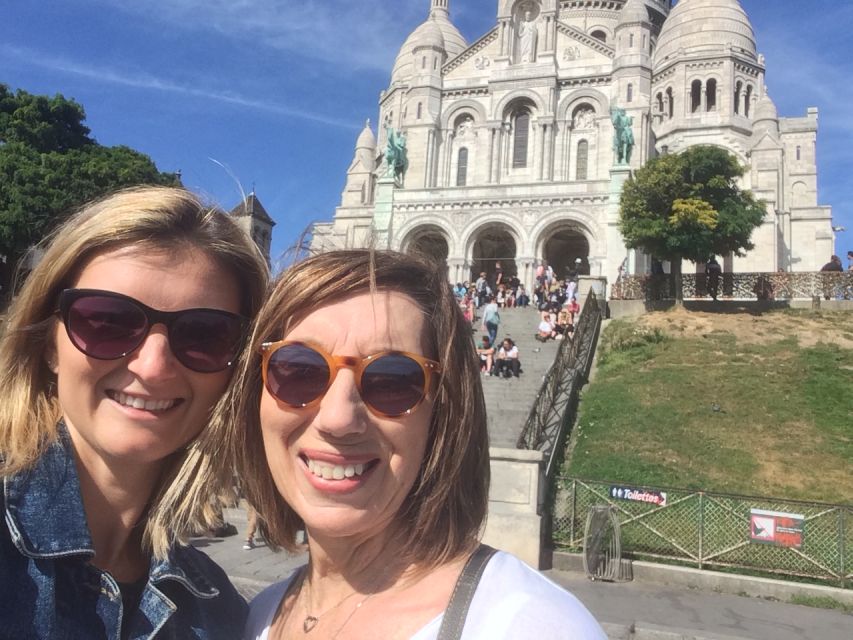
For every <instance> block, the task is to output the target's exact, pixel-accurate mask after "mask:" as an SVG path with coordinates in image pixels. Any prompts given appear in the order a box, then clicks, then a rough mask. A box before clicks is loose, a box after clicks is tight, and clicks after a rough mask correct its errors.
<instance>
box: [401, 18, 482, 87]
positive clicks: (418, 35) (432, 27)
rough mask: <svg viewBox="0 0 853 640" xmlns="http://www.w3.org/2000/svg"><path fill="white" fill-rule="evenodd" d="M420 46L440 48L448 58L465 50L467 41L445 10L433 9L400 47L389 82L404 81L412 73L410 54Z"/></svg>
mask: <svg viewBox="0 0 853 640" xmlns="http://www.w3.org/2000/svg"><path fill="white" fill-rule="evenodd" d="M420 47H433V48H436V49H442V50H444V51H445V52H446V53H447V60H450V59H452V58H455V57H456V56H458V55H459V54H460V53H462V52H463V51H465V49H467V48H468V43H467V42H465V38H463V37H462V34H461V33H459V29H457V28H456V26H455V25H454V24H453V23H452V22H451V21H450V18H449V17H448V15H447V12H446V11H441V10H439V11H436V10H433V11H432V13H431V14H430V17H429V18H427V20H426V22H424V23H423V24H421V25H420V26H419V27H418V28H417V29H415V30H414V31H413V32H412V34H411V35H410V36H409V37H408V38H406V42H405V43H404V44H403V46H402V47H400V53H399V54H398V55H397V61H396V62H395V63H394V70H393V71H392V72H391V82H396V81H398V80H400V81H405V80H407V79H408V78H410V77H411V76H412V75H414V71H415V67H414V60H413V58H412V55H411V54H412V53H414V51H415V49H417V48H420Z"/></svg>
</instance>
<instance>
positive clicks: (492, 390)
mask: <svg viewBox="0 0 853 640" xmlns="http://www.w3.org/2000/svg"><path fill="white" fill-rule="evenodd" d="M500 314H501V324H500V327H499V329H498V343H499V342H500V341H502V340H503V339H504V338H506V337H509V338H512V339H513V341H514V342H515V343H516V345H517V346H518V357H519V359H520V360H521V371H522V373H521V375H520V376H519V377H518V378H510V379H508V380H507V379H504V378H497V377H493V376H486V375H485V374H484V375H483V394H484V395H485V398H486V410H487V415H488V424H489V444H490V446H492V447H501V448H508V449H515V448H516V443H517V441H518V436H519V435H520V434H521V430H522V428H523V427H524V424H525V422H527V416H528V415H529V413H530V407H531V406H532V405H533V401H534V400H535V399H536V394H537V392H538V391H539V388H540V387H541V386H542V379H543V377H544V376H545V373H546V372H547V371H548V368H549V367H550V366H551V363H552V362H554V358H555V356H556V355H557V348H558V347H559V346H560V343H559V342H557V341H554V340H549V341H548V342H545V343H542V342H539V341H538V340H536V339H535V338H534V336H535V335H536V327H537V326H538V325H539V312H538V311H536V310H534V309H533V308H532V307H528V308H527V309H501V311H500ZM474 327H475V328H476V329H477V332H476V334H475V336H476V342H477V344H479V342H480V336H482V335H483V332H482V331H481V330H480V320H479V319H477V320H475V321H474ZM496 346H497V344H496Z"/></svg>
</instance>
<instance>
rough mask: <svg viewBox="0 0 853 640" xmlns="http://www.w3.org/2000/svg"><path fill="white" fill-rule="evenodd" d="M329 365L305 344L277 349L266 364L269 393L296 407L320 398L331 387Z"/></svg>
mask: <svg viewBox="0 0 853 640" xmlns="http://www.w3.org/2000/svg"><path fill="white" fill-rule="evenodd" d="M330 375H331V372H330V371H329V365H328V363H327V362H326V360H325V358H323V356H322V355H320V354H319V353H317V352H316V351H314V349H312V348H310V347H307V346H305V345H302V344H286V345H284V346H283V347H281V348H280V349H276V350H275V351H274V352H273V353H272V354H271V355H270V357H269V361H268V363H267V389H268V390H269V392H270V393H271V394H273V395H274V396H275V397H276V398H278V399H279V400H281V401H282V402H284V403H285V404H289V405H291V406H293V407H301V406H303V405H306V404H308V403H309V402H311V401H312V400H314V399H316V398H318V397H319V396H321V395H322V394H323V392H324V391H325V390H326V387H327V386H328V385H329V376H330Z"/></svg>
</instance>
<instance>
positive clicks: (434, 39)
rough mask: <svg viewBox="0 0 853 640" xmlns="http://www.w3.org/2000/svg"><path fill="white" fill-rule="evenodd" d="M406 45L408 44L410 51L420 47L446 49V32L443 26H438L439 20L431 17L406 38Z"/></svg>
mask: <svg viewBox="0 0 853 640" xmlns="http://www.w3.org/2000/svg"><path fill="white" fill-rule="evenodd" d="M406 45H408V47H409V50H410V51H413V50H415V49H417V48H418V47H435V48H436V49H444V33H442V31H441V27H439V26H438V21H437V20H435V19H434V18H430V19H429V20H427V21H426V22H424V23H423V24H422V25H421V26H419V27H418V28H417V29H415V30H414V31H413V32H412V35H410V36H409V38H408V39H407V40H406ZM404 46H405V45H404Z"/></svg>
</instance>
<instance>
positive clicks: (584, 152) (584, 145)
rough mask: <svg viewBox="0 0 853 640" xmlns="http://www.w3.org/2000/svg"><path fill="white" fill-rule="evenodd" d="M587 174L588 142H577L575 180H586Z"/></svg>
mask: <svg viewBox="0 0 853 640" xmlns="http://www.w3.org/2000/svg"><path fill="white" fill-rule="evenodd" d="M588 174H589V142H587V141H586V140H581V141H580V142H578V157H577V169H576V170H575V180H586V179H587V176H588Z"/></svg>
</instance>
